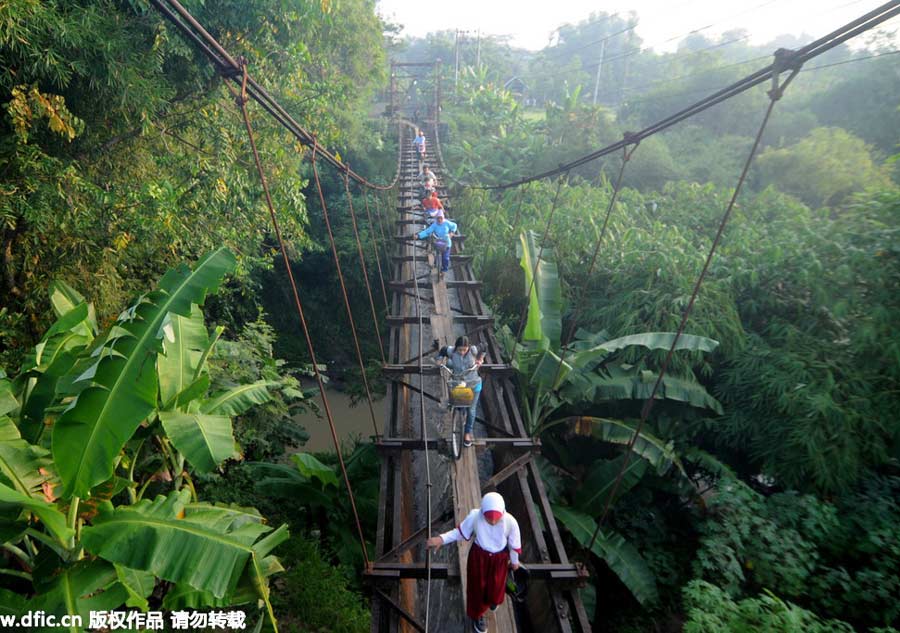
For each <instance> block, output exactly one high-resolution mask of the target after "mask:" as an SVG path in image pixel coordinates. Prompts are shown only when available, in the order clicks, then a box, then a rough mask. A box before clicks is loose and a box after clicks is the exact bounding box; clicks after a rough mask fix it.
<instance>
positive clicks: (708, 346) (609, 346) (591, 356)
mask: <svg viewBox="0 0 900 633" xmlns="http://www.w3.org/2000/svg"><path fill="white" fill-rule="evenodd" d="M674 340H675V332H644V333H641V334H631V335H629V336H622V337H619V338H614V339H612V340H610V341H605V342H603V343H600V344H599V345H595V346H594V347H589V348H587V349H585V350H581V351H579V352H576V353H575V354H572V355H571V356H567V357H566V360H568V361H569V362H570V363H571V364H572V365H573V366H575V367H585V366H587V365H588V364H590V363H592V362H594V361H598V360H602V359H603V358H605V357H607V356H608V355H609V354H612V353H613V352H615V351H618V350H620V349H624V348H626V347H629V346H631V345H639V346H641V347H646V348H647V349H649V350H662V349H664V350H668V349H670V348H671V347H672V342H673V341H674ZM718 346H719V342H718V341H715V340H713V339H711V338H707V337H705V336H696V335H694V334H682V335H681V336H680V337H678V345H676V346H675V351H676V352H678V351H684V350H688V351H701V352H712V351H713V350H715V349H716V347H718Z"/></svg>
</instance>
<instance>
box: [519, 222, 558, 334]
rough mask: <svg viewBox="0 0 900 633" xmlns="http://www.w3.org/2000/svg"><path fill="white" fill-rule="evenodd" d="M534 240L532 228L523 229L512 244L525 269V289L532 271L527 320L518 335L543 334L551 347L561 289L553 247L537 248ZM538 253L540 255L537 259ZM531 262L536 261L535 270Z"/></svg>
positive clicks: (555, 331)
mask: <svg viewBox="0 0 900 633" xmlns="http://www.w3.org/2000/svg"><path fill="white" fill-rule="evenodd" d="M537 242H538V239H537V235H536V234H535V233H534V232H533V231H526V232H524V233H522V234H521V235H520V236H519V244H518V245H517V248H516V255H517V256H518V257H519V264H520V265H521V267H522V270H523V271H524V273H525V291H526V292H528V291H529V289H532V273H534V275H533V278H534V284H533V289H532V290H531V293H530V294H529V295H528V320H527V321H526V323H525V330H524V331H523V333H522V339H523V341H532V342H538V343H539V342H540V341H541V340H543V339H545V338H546V339H547V340H548V341H549V344H550V348H551V349H558V348H559V345H560V335H561V333H562V291H561V290H560V281H559V271H558V269H557V267H556V264H555V263H554V262H553V261H552V260H553V259H554V255H553V249H552V248H548V247H545V248H544V249H543V251H541V249H540V245H539V244H538V243H537ZM538 253H540V255H541V257H540V261H539V262H538ZM535 262H538V263H537V270H536V272H535Z"/></svg>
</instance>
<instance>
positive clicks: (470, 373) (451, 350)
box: [435, 336, 485, 446]
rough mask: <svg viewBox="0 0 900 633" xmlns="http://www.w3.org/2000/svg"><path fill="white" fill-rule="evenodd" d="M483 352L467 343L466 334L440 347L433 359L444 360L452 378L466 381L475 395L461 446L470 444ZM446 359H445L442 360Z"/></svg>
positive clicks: (479, 395) (478, 396)
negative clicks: (454, 341)
mask: <svg viewBox="0 0 900 633" xmlns="http://www.w3.org/2000/svg"><path fill="white" fill-rule="evenodd" d="M484 356H485V353H484V352H479V351H478V348H477V347H476V346H474V345H469V337H468V336H460V337H459V338H458V339H456V345H454V346H453V347H450V346H449V345H448V346H446V347H442V348H441V349H440V350H439V351H438V355H437V357H435V361H437V362H440V361H444V362H445V363H446V366H447V367H448V368H449V369H450V371H452V372H453V377H454V378H459V379H461V380H465V381H466V386H467V387H469V388H470V389H472V391H473V392H474V394H475V397H474V398H473V399H472V404H471V405H469V411H468V415H467V417H466V426H465V429H464V430H463V446H472V439H473V437H472V429H473V428H474V426H475V414H476V413H477V410H478V399H479V398H480V397H481V387H482V384H481V376H479V375H478V369H479V368H480V367H481V365H482V364H483V363H484ZM444 359H446V360H444Z"/></svg>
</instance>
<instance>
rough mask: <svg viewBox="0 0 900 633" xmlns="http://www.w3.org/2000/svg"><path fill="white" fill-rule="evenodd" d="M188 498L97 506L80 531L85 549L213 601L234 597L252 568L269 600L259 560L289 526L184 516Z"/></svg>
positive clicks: (227, 514)
mask: <svg viewBox="0 0 900 633" xmlns="http://www.w3.org/2000/svg"><path fill="white" fill-rule="evenodd" d="M189 498H190V493H189V492H188V491H187V490H182V491H180V492H177V493H171V494H170V495H169V496H168V497H163V496H159V497H157V498H156V499H155V500H153V501H150V500H148V499H144V500H142V501H140V502H138V503H137V504H135V505H132V506H120V507H118V508H114V507H113V506H112V504H111V503H106V504H104V505H101V506H100V512H99V514H98V515H97V517H96V518H95V519H94V524H93V525H92V526H90V527H86V528H84V530H83V531H82V537H81V540H82V543H83V544H84V547H85V550H87V551H88V552H90V553H91V554H94V555H95V556H98V557H100V558H103V559H105V560H108V561H110V562H114V563H119V564H121V565H125V566H126V567H130V568H132V569H136V570H142V571H148V572H151V573H153V574H154V575H155V576H157V577H159V578H162V579H164V580H168V581H170V582H174V583H186V584H188V585H190V586H191V587H194V588H195V589H198V590H201V591H208V592H210V593H211V594H213V595H214V596H216V597H217V598H221V597H223V596H225V595H227V594H229V593H232V592H233V591H234V589H235V587H236V585H237V582H238V580H239V579H240V577H241V575H242V573H243V572H244V571H245V570H246V569H247V567H248V565H250V566H251V567H250V570H251V572H252V573H253V574H254V579H255V580H256V581H257V590H258V591H259V592H260V594H261V596H260V597H264V599H267V595H266V594H265V593H264V591H265V588H264V585H265V575H264V574H263V571H264V567H261V561H262V560H263V559H264V558H265V557H267V556H268V554H269V552H270V551H271V550H272V549H273V548H274V547H275V546H276V545H278V544H279V543H281V542H283V541H284V540H285V539H287V538H288V534H287V527H286V526H281V527H280V528H278V529H277V530H275V531H272V528H270V527H268V526H266V525H263V524H262V523H256V522H247V521H243V520H241V517H242V516H243V515H239V514H238V513H235V512H231V511H229V510H228V509H225V508H217V507H214V506H209V507H204V508H202V509H196V511H195V510H194V509H192V510H191V511H190V512H188V511H186V505H187V501H188V499H189ZM182 513H184V514H183V515H182ZM180 516H183V518H179V517H180Z"/></svg>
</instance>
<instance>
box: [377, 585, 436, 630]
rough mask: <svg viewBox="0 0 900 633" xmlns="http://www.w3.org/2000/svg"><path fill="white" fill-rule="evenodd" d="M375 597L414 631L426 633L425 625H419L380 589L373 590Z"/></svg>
mask: <svg viewBox="0 0 900 633" xmlns="http://www.w3.org/2000/svg"><path fill="white" fill-rule="evenodd" d="M375 595H376V596H378V597H379V598H381V600H383V601H384V603H385V604H387V605H388V606H389V607H391V608H392V609H393V610H394V611H396V612H397V614H398V615H400V617H402V618H403V619H404V620H406V622H407V623H408V624H409V625H410V626H412V627H413V628H414V629H415V630H416V631H420V632H421V633H427V631H426V630H425V625H423V624H421V623H420V622H419V621H418V620H416V619H415V618H414V617H413V616H412V615H410V614H409V612H407V611H406V609H404V608H403V607H401V606H400V605H399V604H397V603H396V602H395V601H394V600H393V599H392V598H391V597H390V596H388V595H387V594H386V593H384V592H383V591H382V590H381V589H376V590H375Z"/></svg>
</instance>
